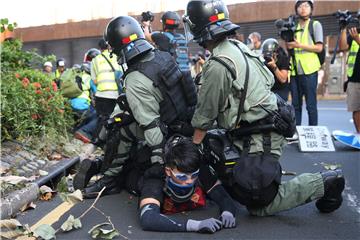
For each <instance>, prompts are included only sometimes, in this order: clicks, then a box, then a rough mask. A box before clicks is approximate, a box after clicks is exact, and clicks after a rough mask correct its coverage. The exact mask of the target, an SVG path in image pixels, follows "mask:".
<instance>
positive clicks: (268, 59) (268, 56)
mask: <svg viewBox="0 0 360 240" xmlns="http://www.w3.org/2000/svg"><path fill="white" fill-rule="evenodd" d="M272 56H273V53H272V52H264V53H263V57H264V59H265V63H268V62H271V60H272V59H271V58H272Z"/></svg>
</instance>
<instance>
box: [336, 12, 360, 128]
mask: <svg viewBox="0 0 360 240" xmlns="http://www.w3.org/2000/svg"><path fill="white" fill-rule="evenodd" d="M357 16H358V18H360V9H359V10H358V14H357ZM348 32H349V35H347V34H346V28H344V29H343V30H342V32H341V38H340V49H341V50H346V49H349V57H348V60H347V65H348V68H347V76H348V80H347V82H346V83H345V86H346V87H344V90H345V91H346V93H347V99H346V100H347V106H348V111H349V112H352V113H353V120H354V125H355V129H356V132H357V133H360V51H359V49H360V32H359V31H358V29H357V28H355V27H353V28H350V29H348Z"/></svg>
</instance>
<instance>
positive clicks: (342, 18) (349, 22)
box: [333, 10, 359, 29]
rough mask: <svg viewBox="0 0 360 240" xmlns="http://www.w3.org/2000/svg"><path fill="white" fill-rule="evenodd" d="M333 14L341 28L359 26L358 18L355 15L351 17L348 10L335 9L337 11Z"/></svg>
mask: <svg viewBox="0 0 360 240" xmlns="http://www.w3.org/2000/svg"><path fill="white" fill-rule="evenodd" d="M333 15H334V16H335V17H336V18H337V19H339V26H340V28H341V29H344V28H346V27H349V28H353V27H356V28H359V20H358V19H357V18H356V17H353V16H352V15H351V12H350V11H349V10H344V11H342V10H337V12H335V13H334V14H333Z"/></svg>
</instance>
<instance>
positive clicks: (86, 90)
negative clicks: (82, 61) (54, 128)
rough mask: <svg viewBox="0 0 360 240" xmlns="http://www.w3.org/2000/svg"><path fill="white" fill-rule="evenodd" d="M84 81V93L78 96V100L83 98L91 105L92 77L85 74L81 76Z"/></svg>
mask: <svg viewBox="0 0 360 240" xmlns="http://www.w3.org/2000/svg"><path fill="white" fill-rule="evenodd" d="M81 79H82V83H81V85H82V90H83V91H82V93H81V94H80V95H79V96H77V97H76V98H83V99H85V100H86V101H87V102H88V103H89V104H90V101H91V99H90V81H91V76H90V75H89V74H87V73H85V72H84V73H83V74H82V76H81Z"/></svg>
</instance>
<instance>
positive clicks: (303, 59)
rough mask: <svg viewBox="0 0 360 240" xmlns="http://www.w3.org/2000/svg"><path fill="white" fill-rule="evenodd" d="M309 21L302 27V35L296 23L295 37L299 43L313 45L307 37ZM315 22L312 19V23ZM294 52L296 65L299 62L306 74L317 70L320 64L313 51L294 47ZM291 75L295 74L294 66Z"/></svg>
mask: <svg viewBox="0 0 360 240" xmlns="http://www.w3.org/2000/svg"><path fill="white" fill-rule="evenodd" d="M309 22H310V20H308V21H307V22H306V24H305V27H304V32H303V34H302V35H301V27H300V24H298V25H297V27H296V31H297V32H296V39H297V40H298V41H299V42H300V43H301V44H306V45H314V42H313V40H312V38H311V37H309V34H310V32H309ZM315 22H316V21H314V23H315ZM309 40H310V41H309ZM294 52H295V60H296V66H298V64H301V67H302V69H303V71H304V74H306V75H308V74H311V73H314V72H317V71H319V70H320V67H321V65H320V61H319V57H318V55H317V54H316V53H315V52H309V51H306V50H304V49H302V48H294ZM291 76H295V69H294V68H293V69H292V71H291Z"/></svg>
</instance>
